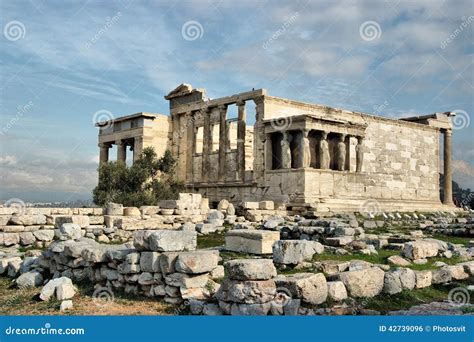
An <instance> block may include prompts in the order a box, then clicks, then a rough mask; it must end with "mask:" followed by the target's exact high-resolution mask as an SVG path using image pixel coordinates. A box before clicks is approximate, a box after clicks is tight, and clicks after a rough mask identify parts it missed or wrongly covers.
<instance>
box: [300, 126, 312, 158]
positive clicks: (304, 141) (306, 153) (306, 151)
mask: <svg viewBox="0 0 474 342" xmlns="http://www.w3.org/2000/svg"><path fill="white" fill-rule="evenodd" d="M302 133H303V136H302V137H301V145H302V146H301V147H302V149H301V150H302V151H303V156H302V160H303V163H302V165H301V166H302V167H309V166H310V164H311V150H310V147H309V138H308V134H309V130H306V129H305V130H303V132H302Z"/></svg>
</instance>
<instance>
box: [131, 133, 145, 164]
mask: <svg viewBox="0 0 474 342" xmlns="http://www.w3.org/2000/svg"><path fill="white" fill-rule="evenodd" d="M142 152H143V137H135V138H134V139H133V161H134V162H135V161H136V160H138V159H139V158H140V156H141V154H142Z"/></svg>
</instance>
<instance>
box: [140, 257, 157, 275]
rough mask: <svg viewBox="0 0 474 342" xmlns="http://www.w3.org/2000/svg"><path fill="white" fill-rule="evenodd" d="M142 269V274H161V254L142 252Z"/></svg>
mask: <svg viewBox="0 0 474 342" xmlns="http://www.w3.org/2000/svg"><path fill="white" fill-rule="evenodd" d="M140 269H141V270H142V272H152V273H154V272H160V253H157V252H142V253H141V256H140Z"/></svg>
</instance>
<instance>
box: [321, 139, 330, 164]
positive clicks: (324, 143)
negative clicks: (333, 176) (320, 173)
mask: <svg viewBox="0 0 474 342" xmlns="http://www.w3.org/2000/svg"><path fill="white" fill-rule="evenodd" d="M327 139H328V134H327V133H326V132H323V134H322V136H321V142H320V143H319V158H320V161H321V169H329V161H330V156H329V144H328V140H327Z"/></svg>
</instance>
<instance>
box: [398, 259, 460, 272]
mask: <svg viewBox="0 0 474 342" xmlns="http://www.w3.org/2000/svg"><path fill="white" fill-rule="evenodd" d="M427 260H428V262H427V263H426V264H423V265H417V264H411V265H409V266H407V267H408V268H411V269H412V270H415V271H424V270H435V269H437V268H438V267H435V266H434V263H435V262H437V261H442V262H444V263H445V264H448V265H455V264H458V263H460V262H462V260H461V258H460V257H451V258H449V259H448V258H443V257H433V258H428V259H427Z"/></svg>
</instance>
